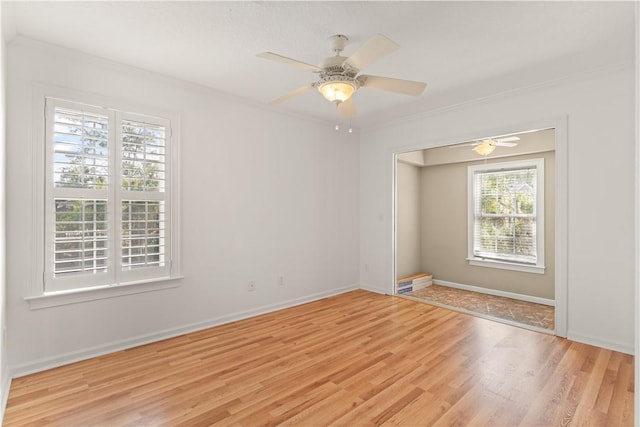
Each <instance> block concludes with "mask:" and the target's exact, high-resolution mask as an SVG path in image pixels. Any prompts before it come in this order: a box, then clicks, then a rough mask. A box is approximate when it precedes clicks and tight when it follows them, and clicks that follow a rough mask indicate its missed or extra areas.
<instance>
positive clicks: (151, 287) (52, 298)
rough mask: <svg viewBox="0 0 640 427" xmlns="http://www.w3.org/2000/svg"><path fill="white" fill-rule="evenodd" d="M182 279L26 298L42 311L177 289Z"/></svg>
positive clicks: (141, 282)
mask: <svg viewBox="0 0 640 427" xmlns="http://www.w3.org/2000/svg"><path fill="white" fill-rule="evenodd" d="M182 278H183V276H173V277H162V278H158V279H152V280H144V281H139V282H128V283H122V284H119V285H112V286H102V287H99V288H86V289H74V290H70V291H61V292H52V293H45V294H43V295H37V296H32V297H25V301H27V302H28V303H29V308H30V309H31V310H40V309H42V308H49V307H57V306H61V305H67V304H77V303H81V302H87V301H95V300H100V299H105V298H115V297H120V296H125V295H133V294H140V293H143V292H153V291H161V290H164V289H172V288H177V287H179V286H180V283H179V280H180V279H182Z"/></svg>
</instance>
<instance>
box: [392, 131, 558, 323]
mask: <svg viewBox="0 0 640 427" xmlns="http://www.w3.org/2000/svg"><path fill="white" fill-rule="evenodd" d="M396 159H397V163H396V215H395V218H396V276H397V289H396V290H397V292H398V293H399V294H402V295H405V296H407V297H410V298H413V299H417V300H420V301H426V302H429V303H430V304H436V305H442V306H445V307H447V308H453V309H457V310H460V311H463V312H466V313H471V314H474V315H477V316H481V317H486V318H490V319H493V320H496V321H501V322H506V323H509V324H514V325H517V326H521V327H526V328H528V329H532V330H536V331H539V332H546V333H555V322H554V320H555V311H556V307H555V306H556V301H555V274H554V273H555V246H556V239H555V233H554V230H555V210H556V204H555V193H556V191H555V189H556V173H555V172H556V165H555V130H554V129H542V130H535V131H528V132H522V133H518V134H513V135H508V136H501V137H495V138H493V139H490V138H484V139H481V140H477V141H469V142H464V143H460V144H454V145H448V146H444V147H437V148H430V149H426V150H417V151H410V152H407V153H401V154H398V156H397V158H396ZM559 185H563V184H562V181H560V184H559ZM562 206H563V201H562V200H560V201H559V207H562ZM561 215H564V212H561ZM424 272H426V273H424ZM411 279H413V280H411ZM560 286H566V285H565V283H564V282H563V283H560ZM558 309H559V311H560V314H559V315H560V316H561V317H564V312H565V310H566V307H565V306H564V305H563V306H560V307H558Z"/></svg>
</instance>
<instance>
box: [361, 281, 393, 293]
mask: <svg viewBox="0 0 640 427" xmlns="http://www.w3.org/2000/svg"><path fill="white" fill-rule="evenodd" d="M360 289H362V290H363V291H369V292H375V293H376V294H381V295H386V294H387V292H386V291H385V290H384V289H380V288H378V287H376V286H373V285H369V284H367V283H360Z"/></svg>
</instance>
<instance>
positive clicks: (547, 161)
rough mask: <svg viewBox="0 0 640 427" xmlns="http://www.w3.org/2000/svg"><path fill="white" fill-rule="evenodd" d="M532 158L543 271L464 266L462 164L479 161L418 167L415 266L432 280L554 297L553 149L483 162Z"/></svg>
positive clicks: (464, 175) (464, 171) (464, 167)
mask: <svg viewBox="0 0 640 427" xmlns="http://www.w3.org/2000/svg"><path fill="white" fill-rule="evenodd" d="M534 158H544V172H545V188H544V197H545V201H544V203H545V236H544V240H545V266H546V270H545V273H544V274H537V273H523V272H518V271H510V270H499V269H494V268H487V267H476V266H470V265H468V264H467V261H466V257H467V248H468V245H467V167H468V166H470V165H473V164H479V163H483V162H484V161H477V162H465V163H453V164H445V165H438V166H428V167H424V168H421V170H420V199H421V207H420V211H421V242H422V245H421V256H422V263H421V266H422V269H423V270H424V271H426V272H429V273H431V274H433V278H434V280H444V281H448V282H454V283H459V284H464V285H472V286H478V287H483V288H489V289H495V290H500V291H505V292H514V293H518V294H524V295H530V296H535V297H541V298H548V299H554V266H555V265H554V257H555V254H554V203H553V201H554V199H555V191H554V189H555V188H554V187H555V186H554V181H555V162H554V160H555V155H554V153H553V152H545V153H536V154H529V155H522V156H513V157H509V158H506V159H498V160H491V159H488V160H487V163H495V162H502V161H516V160H524V159H534ZM398 220H399V221H400V217H399V218H398ZM398 228H400V227H398ZM398 254H400V252H398ZM398 258H400V256H399V255H398Z"/></svg>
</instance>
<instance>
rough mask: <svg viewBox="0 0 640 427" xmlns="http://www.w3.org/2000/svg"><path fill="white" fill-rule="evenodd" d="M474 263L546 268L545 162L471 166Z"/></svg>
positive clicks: (471, 253)
mask: <svg viewBox="0 0 640 427" xmlns="http://www.w3.org/2000/svg"><path fill="white" fill-rule="evenodd" d="M468 179H469V183H468V193H469V254H468V261H469V264H471V265H478V266H484V267H495V268H506V269H513V270H520V271H528V272H535V273H543V272H544V240H543V238H544V193H543V192H544V160H543V159H535V160H525V161H517V162H506V163H493V164H484V165H476V166H469V169H468Z"/></svg>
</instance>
